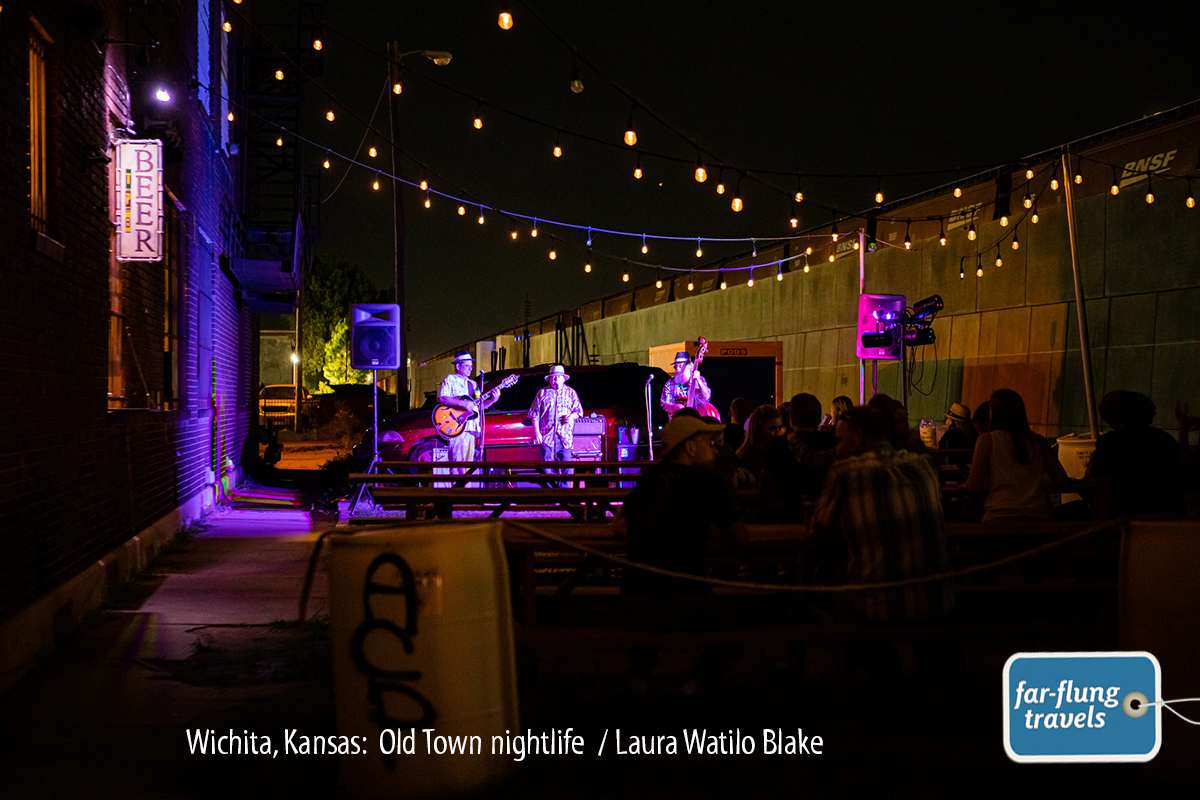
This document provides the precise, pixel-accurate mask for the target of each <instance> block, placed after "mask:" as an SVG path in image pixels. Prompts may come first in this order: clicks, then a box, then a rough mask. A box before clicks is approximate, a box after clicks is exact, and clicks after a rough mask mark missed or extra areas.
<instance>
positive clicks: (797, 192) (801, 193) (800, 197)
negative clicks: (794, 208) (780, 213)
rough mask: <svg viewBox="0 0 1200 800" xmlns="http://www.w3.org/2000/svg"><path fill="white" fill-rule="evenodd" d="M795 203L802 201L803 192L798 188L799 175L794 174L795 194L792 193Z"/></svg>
mask: <svg viewBox="0 0 1200 800" xmlns="http://www.w3.org/2000/svg"><path fill="white" fill-rule="evenodd" d="M794 197H795V199H796V202H797V203H803V202H804V192H803V191H801V190H800V176H799V175H797V176H796V194H795V195H794Z"/></svg>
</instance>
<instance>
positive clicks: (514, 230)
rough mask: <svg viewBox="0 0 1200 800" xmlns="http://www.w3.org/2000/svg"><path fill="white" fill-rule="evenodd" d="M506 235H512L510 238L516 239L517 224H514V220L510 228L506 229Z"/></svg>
mask: <svg viewBox="0 0 1200 800" xmlns="http://www.w3.org/2000/svg"><path fill="white" fill-rule="evenodd" d="M508 235H509V236H511V237H512V240H513V241H514V242H515V241H516V240H517V225H516V223H515V222H514V223H513V226H512V228H511V229H509V231H508Z"/></svg>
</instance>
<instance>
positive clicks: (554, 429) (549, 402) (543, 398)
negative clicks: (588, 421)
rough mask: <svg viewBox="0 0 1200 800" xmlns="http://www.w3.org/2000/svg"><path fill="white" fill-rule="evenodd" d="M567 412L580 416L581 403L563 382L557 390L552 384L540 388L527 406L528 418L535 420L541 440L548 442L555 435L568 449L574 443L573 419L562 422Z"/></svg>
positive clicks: (576, 395) (572, 390) (581, 412)
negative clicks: (531, 403) (568, 421)
mask: <svg viewBox="0 0 1200 800" xmlns="http://www.w3.org/2000/svg"><path fill="white" fill-rule="evenodd" d="M568 414H575V415H576V416H577V417H582V416H583V404H582V403H580V402H579V395H578V394H576V393H575V390H574V389H572V388H571V387H570V386H567V385H565V384H564V385H563V387H562V388H561V389H558V390H557V391H556V390H555V389H554V387H552V386H547V387H546V388H545V389H542V390H540V391H539V392H538V393H537V395H536V396H535V397H534V398H533V405H532V406H530V407H529V418H530V419H532V420H537V425H538V430H540V431H541V432H542V437H543V438H542V440H543V441H546V442H549V441H551V439H552V437H554V436H557V437H558V438H559V439H560V440H562V446H563V449H564V450H570V449H571V447H572V446H573V445H574V443H575V420H571V422H570V423H569V424H566V425H564V424H563V422H562V418H563V417H565V416H567V415H568Z"/></svg>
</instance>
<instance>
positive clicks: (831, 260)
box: [829, 253, 833, 264]
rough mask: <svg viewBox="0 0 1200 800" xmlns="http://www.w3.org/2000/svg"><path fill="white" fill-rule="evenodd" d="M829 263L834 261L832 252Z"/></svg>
mask: <svg viewBox="0 0 1200 800" xmlns="http://www.w3.org/2000/svg"><path fill="white" fill-rule="evenodd" d="M829 263H830V264H832V263H833V253H830V254H829Z"/></svg>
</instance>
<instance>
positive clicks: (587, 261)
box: [583, 250, 592, 272]
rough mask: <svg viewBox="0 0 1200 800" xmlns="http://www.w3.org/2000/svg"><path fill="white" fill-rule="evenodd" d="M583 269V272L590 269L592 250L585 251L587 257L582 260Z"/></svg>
mask: <svg viewBox="0 0 1200 800" xmlns="http://www.w3.org/2000/svg"><path fill="white" fill-rule="evenodd" d="M583 271H584V272H591V271H592V251H591V250H588V251H587V258H585V259H584V260H583Z"/></svg>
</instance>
